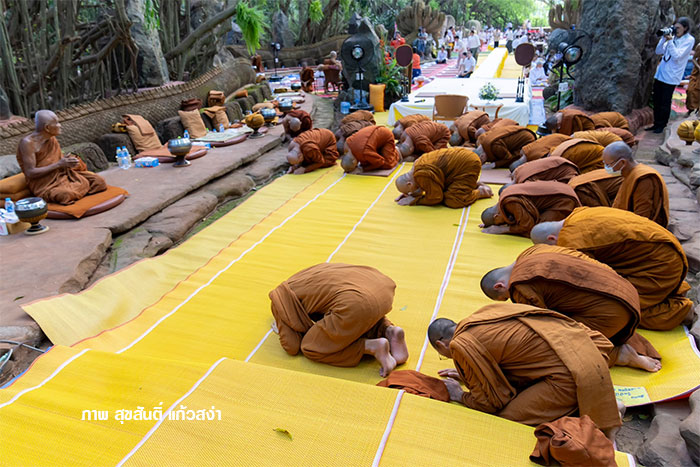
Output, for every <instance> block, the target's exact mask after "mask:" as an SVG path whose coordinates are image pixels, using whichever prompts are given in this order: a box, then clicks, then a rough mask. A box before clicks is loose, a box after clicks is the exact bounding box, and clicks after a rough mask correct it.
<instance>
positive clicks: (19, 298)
mask: <svg viewBox="0 0 700 467" xmlns="http://www.w3.org/2000/svg"><path fill="white" fill-rule="evenodd" d="M23 298H24V295H20V296H19V297H15V299H14V300H12V301H13V302H16V301H17V300H22V299H23Z"/></svg>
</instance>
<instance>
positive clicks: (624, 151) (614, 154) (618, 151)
mask: <svg viewBox="0 0 700 467" xmlns="http://www.w3.org/2000/svg"><path fill="white" fill-rule="evenodd" d="M606 156H607V157H608V158H610V159H612V160H614V161H616V160H619V159H625V160H628V161H634V154H633V153H632V149H631V148H630V147H629V146H628V145H627V143H625V142H624V141H615V142H614V143H610V144H608V145H607V146H606V147H605V150H604V151H603V157H606Z"/></svg>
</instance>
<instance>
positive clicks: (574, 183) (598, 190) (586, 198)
mask: <svg viewBox="0 0 700 467" xmlns="http://www.w3.org/2000/svg"><path fill="white" fill-rule="evenodd" d="M620 185H622V177H620V176H617V175H614V174H609V173H608V172H607V171H605V169H597V170H592V171H590V172H588V173H585V174H583V175H577V176H575V177H574V178H572V179H571V180H569V186H570V187H571V188H573V189H574V191H575V192H576V196H578V199H579V201H581V205H582V206H588V207H592V208H594V207H597V206H605V207H611V206H612V203H613V201H614V200H615V197H616V196H617V192H618V191H619V189H620Z"/></svg>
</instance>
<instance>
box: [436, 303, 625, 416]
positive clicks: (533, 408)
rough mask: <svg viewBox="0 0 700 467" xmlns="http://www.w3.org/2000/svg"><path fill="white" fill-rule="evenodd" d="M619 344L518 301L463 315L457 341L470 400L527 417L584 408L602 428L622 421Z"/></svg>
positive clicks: (455, 353)
mask: <svg viewBox="0 0 700 467" xmlns="http://www.w3.org/2000/svg"><path fill="white" fill-rule="evenodd" d="M611 348H612V344H611V343H610V341H608V340H607V339H606V338H605V337H604V336H603V335H602V334H600V333H599V332H597V331H593V330H591V329H589V328H587V327H585V326H584V325H582V324H580V323H577V322H576V321H574V320H572V319H571V318H568V317H566V316H564V315H561V314H559V313H557V312H555V311H551V310H545V309H540V308H536V307H532V306H529V305H521V304H510V303H498V304H492V305H487V306H485V307H483V308H481V309H480V310H478V311H477V312H476V313H474V314H473V315H471V316H470V317H469V318H467V319H465V320H462V321H461V322H460V323H459V324H458V325H457V329H456V330H455V334H454V337H453V338H452V340H451V342H450V351H451V353H452V358H453V359H454V364H455V367H456V369H457V371H458V372H459V374H460V376H461V379H462V380H463V381H464V383H465V385H466V386H467V388H469V392H465V393H464V395H463V397H462V402H463V403H464V405H466V406H467V407H470V408H472V409H475V410H480V411H482V412H486V413H492V414H495V415H498V416H499V417H503V418H506V419H508V420H513V421H515V422H519V423H524V424H527V425H538V424H540V423H544V422H550V421H552V420H556V419H557V418H559V417H562V416H565V415H569V414H571V413H572V412H574V411H575V410H576V409H577V408H578V410H579V412H580V413H581V415H588V416H589V417H591V418H592V419H593V421H594V422H595V423H596V424H597V425H598V426H599V427H600V428H601V429H607V428H612V427H616V426H620V425H621V424H622V421H621V420H620V416H619V413H618V411H617V404H616V402H615V393H614V391H613V386H612V381H611V379H610V372H609V370H608V364H607V362H606V358H607V354H608V353H609V352H610V349H611Z"/></svg>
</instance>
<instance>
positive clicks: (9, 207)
mask: <svg viewBox="0 0 700 467" xmlns="http://www.w3.org/2000/svg"><path fill="white" fill-rule="evenodd" d="M5 211H7V213H8V214H13V213H14V212H15V203H14V202H13V201H12V198H5Z"/></svg>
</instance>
